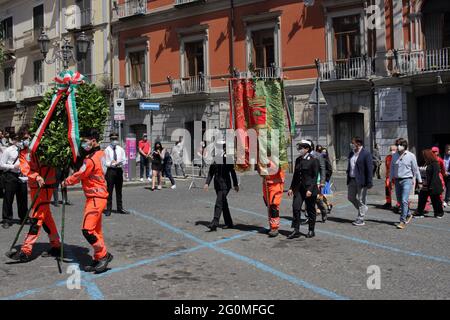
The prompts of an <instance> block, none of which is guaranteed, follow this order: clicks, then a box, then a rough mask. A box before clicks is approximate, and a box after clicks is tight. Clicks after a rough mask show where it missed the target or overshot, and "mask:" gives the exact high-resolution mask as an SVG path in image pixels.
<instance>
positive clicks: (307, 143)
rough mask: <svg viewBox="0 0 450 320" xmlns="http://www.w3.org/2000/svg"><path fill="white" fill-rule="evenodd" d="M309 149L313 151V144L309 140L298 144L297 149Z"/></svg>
mask: <svg viewBox="0 0 450 320" xmlns="http://www.w3.org/2000/svg"><path fill="white" fill-rule="evenodd" d="M303 148H309V149H311V142H310V141H308V140H302V141H300V142H299V143H297V149H303Z"/></svg>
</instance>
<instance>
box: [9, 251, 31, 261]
mask: <svg viewBox="0 0 450 320" xmlns="http://www.w3.org/2000/svg"><path fill="white" fill-rule="evenodd" d="M11 259H13V260H16V261H20V262H29V261H31V255H26V254H25V253H24V252H23V251H17V252H16V253H15V254H14V255H12V256H11Z"/></svg>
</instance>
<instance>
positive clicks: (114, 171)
mask: <svg viewBox="0 0 450 320" xmlns="http://www.w3.org/2000/svg"><path fill="white" fill-rule="evenodd" d="M109 139H110V140H111V143H110V145H109V146H108V147H106V149H105V159H106V168H107V169H106V183H107V186H108V201H107V203H106V210H105V212H104V214H105V216H107V217H109V216H110V215H111V211H112V198H113V192H114V189H116V205H117V210H116V212H117V213H120V214H129V212H128V211H127V210H125V209H124V208H123V202H122V186H123V169H122V168H123V166H124V165H125V164H126V163H127V156H126V154H125V150H124V149H123V148H122V147H121V146H120V143H119V135H118V134H117V133H111V134H110V135H109Z"/></svg>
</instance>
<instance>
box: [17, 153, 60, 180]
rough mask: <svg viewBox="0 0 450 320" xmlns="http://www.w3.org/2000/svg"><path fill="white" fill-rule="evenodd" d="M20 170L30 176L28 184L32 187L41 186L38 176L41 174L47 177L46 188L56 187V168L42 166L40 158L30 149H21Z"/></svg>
mask: <svg viewBox="0 0 450 320" xmlns="http://www.w3.org/2000/svg"><path fill="white" fill-rule="evenodd" d="M19 162H20V171H21V172H22V174H23V175H24V176H26V177H28V185H29V186H30V188H31V189H37V188H38V187H39V185H38V183H37V182H36V178H37V177H38V176H41V177H42V178H45V186H44V188H54V187H55V184H56V170H55V168H51V167H47V166H41V165H40V164H39V160H38V158H37V156H36V154H34V153H30V152H29V149H23V150H20V154H19Z"/></svg>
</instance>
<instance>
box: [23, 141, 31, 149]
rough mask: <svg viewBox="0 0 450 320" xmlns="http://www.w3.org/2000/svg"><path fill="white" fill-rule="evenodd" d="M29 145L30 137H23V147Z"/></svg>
mask: <svg viewBox="0 0 450 320" xmlns="http://www.w3.org/2000/svg"><path fill="white" fill-rule="evenodd" d="M29 145H30V139H25V140H23V146H24V147H25V148H28V146H29Z"/></svg>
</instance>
